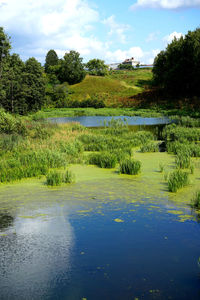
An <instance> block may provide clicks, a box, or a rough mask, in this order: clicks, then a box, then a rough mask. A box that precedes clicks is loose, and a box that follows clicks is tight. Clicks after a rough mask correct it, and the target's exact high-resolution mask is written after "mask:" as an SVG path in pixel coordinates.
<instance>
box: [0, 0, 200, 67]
mask: <svg viewBox="0 0 200 300" xmlns="http://www.w3.org/2000/svg"><path fill="white" fill-rule="evenodd" d="M0 26H3V27H4V29H5V31H6V33H7V34H8V35H9V36H11V42H12V48H13V49H12V51H13V52H16V53H19V54H20V56H21V58H22V59H23V60H26V59H27V58H29V57H32V56H34V57H36V58H37V59H38V60H39V61H40V62H41V63H44V60H45V56H46V53H47V51H48V50H50V49H54V50H56V51H57V53H58V55H59V57H62V56H63V55H64V54H65V53H66V52H68V51H69V50H76V51H78V52H79V53H80V54H81V57H83V59H84V62H86V61H88V60H89V59H91V58H101V59H103V60H105V62H106V63H111V62H121V61H123V60H124V59H125V58H129V57H132V56H133V57H134V58H135V59H136V60H139V61H140V62H141V63H147V64H150V63H152V62H153V59H154V57H155V56H156V55H157V53H159V51H161V50H163V49H165V47H166V46H167V44H168V43H170V42H171V40H172V39H173V38H174V36H176V37H177V38H179V37H180V36H181V35H184V34H186V33H187V32H188V30H194V29H196V28H197V27H199V26H200V0H124V1H116V0H115V1H114V0H101V1H97V0H73V1H72V0H57V1H56V0H18V1H17V0H0Z"/></svg>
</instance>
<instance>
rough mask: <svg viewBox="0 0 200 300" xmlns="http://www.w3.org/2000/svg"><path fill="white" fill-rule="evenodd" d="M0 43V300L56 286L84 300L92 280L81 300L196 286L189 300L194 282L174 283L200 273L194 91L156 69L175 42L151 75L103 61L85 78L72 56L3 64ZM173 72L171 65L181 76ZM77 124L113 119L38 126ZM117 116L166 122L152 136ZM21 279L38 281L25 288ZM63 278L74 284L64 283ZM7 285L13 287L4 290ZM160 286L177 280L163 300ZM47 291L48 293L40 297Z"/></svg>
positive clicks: (6, 58) (7, 57) (198, 117)
mask: <svg viewBox="0 0 200 300" xmlns="http://www.w3.org/2000/svg"><path fill="white" fill-rule="evenodd" d="M199 32H200V31H199V30H197V33H196V34H198V35H199ZM188 38H191V39H192V38H193V35H191V33H190V34H188V36H186V38H185V41H184V38H181V39H180V43H182V44H184V45H186V46H187V40H188ZM2 41H3V42H2ZM0 42H2V43H3V48H2V49H3V50H2V51H4V52H3V53H2V54H3V55H2V56H0V63H1V64H0V73H1V74H3V75H2V78H0V100H1V107H2V108H1V109H0V189H1V193H0V203H1V206H0V246H1V247H0V260H1V261H0V262H1V265H0V266H1V267H2V268H0V298H1V293H2V295H3V296H4V297H5V299H6V297H7V295H8V293H10V294H9V295H11V297H10V298H12V299H14V297H15V296H16V295H17V296H19V294H20V296H21V295H23V296H24V298H23V299H27V293H29V291H30V290H31V291H33V294H34V297H36V299H39V298H41V290H42V289H43V291H44V287H45V288H47V286H48V287H49V286H50V285H51V284H52V283H53V287H56V288H55V291H56V292H55V294H56V293H57V294H56V297H60V299H62V298H63V299H64V298H65V299H70V300H71V299H87V298H85V296H84V295H83V289H82V286H84V289H86V291H87V293H88V291H90V290H91V286H89V288H87V287H88V284H89V283H91V282H95V284H94V290H92V292H91V294H90V293H89V296H87V297H88V299H90V296H91V299H93V298H94V295H95V296H96V297H97V299H106V297H108V294H109V295H110V298H109V299H112V297H113V295H116V297H118V296H119V295H120V297H121V298H120V299H123V297H124V295H126V296H125V298H127V299H130V298H131V297H133V295H135V299H139V298H138V297H140V298H141V299H142V298H143V297H147V299H149V295H150V299H151V296H152V297H153V299H154V298H156V297H157V298H159V299H162V297H163V299H164V298H166V299H167V298H171V295H173V296H174V294H175V295H176V296H175V297H177V299H179V298H180V297H181V299H184V298H185V299H189V298H188V297H189V296H191V292H192V291H193V287H195V288H196V289H195V296H194V295H193V294H192V297H193V296H194V297H193V299H198V296H197V294H198V293H197V290H198V288H197V285H198V286H199V282H198V284H197V282H196V284H195V283H194V282H193V281H192V280H191V278H189V279H188V280H187V284H185V282H184V285H183V284H182V283H183V281H182V280H181V279H180V278H182V277H181V276H182V275H183V274H185V276H186V274H187V276H188V270H190V271H191V272H196V273H197V268H198V265H197V261H199V260H198V257H199V252H198V251H199V231H198V225H199V224H198V223H197V222H199V209H200V192H199V183H200V112H199V110H198V109H197V108H199V98H198V93H197V94H193V82H191V81H190V82H189V84H188V85H187V84H185V85H184V86H183V84H182V81H181V80H178V83H179V86H180V85H182V86H183V88H182V89H181V92H182V94H179V93H178V91H177V87H176V80H175V78H177V76H176V75H175V74H174V72H172V73H171V75H172V77H173V80H171V78H170V74H169V73H168V70H169V69H170V68H169V65H167V68H166V66H165V68H164V71H163V70H162V67H163V60H165V61H166V62H167V64H168V62H169V61H171V60H172V56H171V53H172V52H173V53H174V51H175V52H176V51H177V53H178V51H179V50H180V49H179V48H180V47H179V42H178V41H177V40H174V41H173V42H172V44H171V46H170V45H169V46H168V47H167V49H166V51H165V52H162V53H160V54H159V55H158V56H157V59H156V60H155V68H154V69H153V73H152V69H151V68H149V69H133V70H117V71H114V70H111V71H108V70H107V67H106V66H105V65H104V63H103V62H102V61H99V62H100V63H101V65H103V73H102V72H97V70H94V69H92V68H91V69H90V70H89V71H88V72H87V71H86V70H85V68H84V65H83V64H82V58H80V56H79V53H77V52H75V51H70V53H66V54H65V55H64V57H63V58H62V59H58V57H57V54H56V52H55V51H54V50H50V51H49V52H48V54H47V57H46V63H45V66H44V68H43V67H42V66H41V65H40V64H39V63H38V62H37V61H36V60H35V59H34V58H33V59H29V60H28V61H27V62H25V63H24V62H22V61H21V59H20V58H19V56H18V55H16V54H12V55H11V54H10V43H9V38H8V36H7V35H6V34H5V33H4V31H3V29H2V28H1V27H0ZM185 43H186V44H185ZM0 47H1V44H0ZM0 49H1V48H0ZM172 50H173V51H172ZM192 50H194V49H193V48H192ZM2 57H3V59H2ZM52 57H53V60H52ZM177 57H179V55H176V58H177ZM1 59H2V61H1ZM52 61H53V62H52ZM70 61H71V62H70ZM191 62H192V59H191ZM173 64H175V62H174V60H173ZM182 64H183V62H182ZM182 64H179V63H178V64H177V68H174V70H175V69H178V70H179V74H180V75H181V74H182V73H183V72H181V71H180V68H181V66H182ZM76 65H77V67H78V68H76ZM88 66H90V67H91V64H88ZM192 68H193V67H192V66H191V65H189V67H188V70H189V69H192ZM2 70H3V71H4V72H3V73H2ZM174 70H171V71H174ZM195 70H196V64H195ZM164 72H165V73H167V74H166V75H167V76H164V75H163V74H164ZM159 74H161V75H162V76H159ZM191 74H192V75H194V74H195V72H193V73H191ZM191 74H190V75H191ZM11 75H12V76H11ZM97 75H98V76H97ZM99 75H101V76H99ZM186 77H187V76H185V77H184V79H185V78H186ZM30 78H32V79H33V80H29V79H30ZM166 78H167V79H168V80H167V82H165V79H166ZM191 78H192V77H191V76H190V79H191ZM169 79H170V80H169ZM186 80H187V78H186ZM156 81H157V84H158V86H156V85H155V83H156ZM194 82H196V83H197V85H198V88H196V89H194V90H195V91H196V92H199V84H198V82H197V81H196V79H195V80H194ZM36 83H37V84H36ZM15 84H16V86H15V87H16V89H12V87H13V85H15ZM159 84H160V85H159ZM186 87H188V89H187V90H185V88H186ZM174 90H175V91H176V93H175V94H174V92H175V91H174ZM170 93H171V94H170ZM184 93H186V94H184ZM36 95H37V96H36ZM163 95H164V96H163ZM74 116H75V117H76V116H77V117H79V116H80V117H81V116H85V118H87V116H94V118H95V116H96V117H99V116H101V117H102V118H103V117H106V116H110V117H114V116H121V119H114V118H113V119H110V120H109V121H108V122H106V121H105V122H102V124H101V126H99V127H96V128H93V127H90V128H89V127H86V126H82V125H81V124H79V123H76V122H75V123H66V124H65V123H62V124H57V123H53V122H51V121H50V120H47V119H48V118H54V117H74ZM125 116H126V117H127V118H128V117H134V116H135V117H136V116H140V117H143V118H150V117H155V118H156V117H159V118H160V117H161V118H163V120H164V118H165V117H167V118H170V119H171V120H172V122H171V123H170V122H169V123H170V124H168V122H167V123H166V122H165V120H164V122H163V124H162V126H161V127H159V125H158V127H157V128H156V130H152V129H150V128H147V127H146V128H144V127H142V126H141V127H140V125H139V126H137V127H135V128H133V127H131V126H129V125H128V121H127V119H125V118H124V117H125ZM144 121H145V120H144ZM164 123H166V124H164ZM72 183H73V184H72ZM52 187H53V188H52ZM177 222H179V223H180V224H178V223H177ZM181 223H184V224H181ZM158 224H159V226H158ZM177 224H178V225H177ZM158 228H159V230H158ZM177 241H178V242H177ZM190 242H192V245H193V247H190V245H191V244H190ZM127 244H128V247H127ZM105 245H106V247H105ZM73 247H74V248H73ZM72 249H74V250H73V251H74V252H73V251H72ZM144 249H149V251H148V252H149V253H146V252H144V253H143V251H144ZM185 249H186V250H185ZM174 251H175V252H174ZM71 252H73V259H74V258H75V259H74V260H75V261H76V262H75V263H74V262H72V260H73V259H71V258H70V255H71ZM99 253H101V255H99ZM168 253H169V254H168ZM175 253H176V255H175ZM188 253H189V255H188ZM155 254H156V255H155ZM162 255H163V256H162ZM197 255H198V257H196V256H197ZM10 257H13V260H12V264H11V267H10ZM21 257H22V258H23V259H21ZM85 257H86V258H85ZM91 257H92V258H93V257H95V259H94V260H91ZM121 257H123V263H122V260H120V258H121ZM155 257H156V258H155ZM188 257H189V260H188ZM124 258H125V259H124ZM158 258H159V259H160V258H161V259H160V262H161V263H158ZM141 261H142V263H143V264H144V266H143V267H142V268H141V263H138V262H141ZM183 261H184V263H183ZM110 263H111V267H110ZM92 264H94V265H92ZM97 264H98V265H97ZM176 265H177V267H176ZM74 266H75V267H74ZM116 266H120V268H118V269H116ZM130 266H131V267H130ZM169 266H170V268H169ZM191 266H192V267H191ZM34 268H35V269H34ZM40 268H41V269H40ZM70 268H71V269H72V270H71V269H70ZM143 269H145V272H146V273H145V272H143ZM163 269H164V270H166V274H164V272H163ZM30 270H31V272H32V273H31V274H35V275H31V276H32V277H29V279H30V278H31V279H30V280H28V281H26V280H25V282H26V286H24V283H23V278H24V275H27V274H28V276H29V275H30V274H29V272H30ZM38 270H39V271H38ZM116 270H117V271H116ZM127 270H128V275H127ZM141 270H142V271H141ZM154 270H156V272H158V273H159V274H161V275H162V276H161V277H162V280H163V282H164V284H163V283H162V284H160V282H159V280H158V276H157V274H156V273H155V274H153V276H152V272H154ZM40 271H41V272H40ZM184 272H185V273H184ZM68 273H70V274H73V275H72V276H74V277H73V278H72V282H73V285H71V284H70V283H68V275H69V274H68ZM144 273H145V275H144ZM5 274H6V276H5ZM38 274H39V275H40V274H43V275H44V276H39V275H38ZM54 274H56V275H55V277H54ZM61 274H62V275H61ZM63 274H64V275H63ZM163 274H164V275H163ZM176 274H178V275H177V277H176ZM172 275H173V276H174V277H175V280H174V277H173V276H172ZM70 276H71V275H70ZM109 276H111V277H112V280H113V279H114V281H110V282H109V280H110V277H109ZM127 276H128V277H127ZM35 277H37V278H35ZM154 277H155V278H156V279H155V278H154ZM16 278H19V279H17V280H18V281H15V280H16ZM38 278H39V279H40V281H41V282H39V283H38ZM46 278H50V279H51V284H49V282H48V280H47V282H46V281H45V280H46ZM66 278H67V280H66ZM122 278H123V280H122ZM130 278H134V281H132V279H131V280H130ZM138 278H139V279H138ZM149 278H150V279H151V282H150V283H149V282H148V280H149ZM1 279H3V280H1ZM7 279H9V280H10V287H13V286H14V288H13V290H12V289H11V290H10V291H8V290H7V282H6V281H7ZM62 280H63V281H64V282H65V283H63V281H62ZM100 280H101V282H103V283H104V284H105V286H106V287H107V286H108V285H107V284H108V282H109V283H110V284H109V286H113V282H114V286H115V287H116V288H115V289H114V290H113V289H112V288H110V289H109V292H108V294H106V295H105V293H104V291H103V289H102V290H101V291H100V293H99V294H98V293H97V291H98V289H99V281H100ZM185 281H186V280H185ZM57 282H59V284H60V283H61V285H62V288H61V289H60V287H59V291H58V288H57ZM118 282H120V285H121V286H120V287H122V288H121V289H120V291H118V287H117V283H118ZM130 282H131V284H132V282H134V288H133V286H131V284H130ZM166 282H168V286H167V289H168V288H169V286H171V284H172V283H173V282H175V286H173V287H171V290H170V294H169V293H168V291H166ZM18 283H20V284H18ZM33 283H34V284H35V286H34V288H33V286H32V284H33ZM79 283H80V285H79ZM40 284H41V285H40ZM157 284H158V285H159V289H158V288H157ZM15 285H16V286H15ZM77 285H78V286H79V288H77ZM177 286H178V288H177ZM40 287H42V289H41V290H39V289H40ZM47 289H48V288H47ZM92 289H93V288H92ZM187 289H188V290H187ZM27 290H28V291H27ZM105 290H107V289H105ZM188 291H189V292H188ZM118 292H119V293H118ZM17 293H19V294H17ZM87 293H86V294H87ZM113 293H114V294H113ZM120 293H121V294H120ZM55 294H54V292H52V290H47V292H46V294H45V295H50V297H51V296H52V295H55ZM13 295H14V296H13ZM28 295H29V294H28ZM58 295H59V296H58ZM66 295H67V296H66ZM71 295H73V297H75V298H71ZM74 295H75V296H74ZM180 295H181V296H180ZM188 295H189V296H188ZM198 295H199V294H198ZM98 296H99V298H98ZM154 296H155V297H154ZM45 297H46V296H45ZM52 297H53V296H52ZM195 297H196V298H195ZM18 298H19V297H18ZM44 299H46V298H44ZM116 299H117V298H116Z"/></svg>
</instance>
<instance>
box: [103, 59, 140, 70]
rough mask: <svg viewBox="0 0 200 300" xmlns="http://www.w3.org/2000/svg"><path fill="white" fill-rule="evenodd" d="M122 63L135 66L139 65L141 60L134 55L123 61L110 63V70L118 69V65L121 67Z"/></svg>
mask: <svg viewBox="0 0 200 300" xmlns="http://www.w3.org/2000/svg"><path fill="white" fill-rule="evenodd" d="M121 64H123V65H131V66H133V67H135V66H137V65H139V64H140V62H139V61H136V60H134V57H131V58H127V59H125V60H124V61H123V62H121V63H112V64H109V65H108V67H109V69H110V70H117V69H118V67H119V65H121Z"/></svg>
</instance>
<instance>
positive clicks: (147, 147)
mask: <svg viewBox="0 0 200 300" xmlns="http://www.w3.org/2000/svg"><path fill="white" fill-rule="evenodd" d="M140 151H141V152H142V153H145V152H159V145H158V144H155V143H148V144H144V145H142V146H141V148H140Z"/></svg>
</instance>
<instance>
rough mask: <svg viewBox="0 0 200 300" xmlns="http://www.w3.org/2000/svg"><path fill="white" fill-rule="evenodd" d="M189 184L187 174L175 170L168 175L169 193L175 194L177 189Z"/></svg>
mask: <svg viewBox="0 0 200 300" xmlns="http://www.w3.org/2000/svg"><path fill="white" fill-rule="evenodd" d="M188 184H189V174H188V173H187V172H183V171H182V170H175V171H174V172H172V173H170V174H169V177H168V189H169V191H170V192H173V193H175V192H177V190H178V189H180V188H182V187H184V186H186V185H188Z"/></svg>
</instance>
